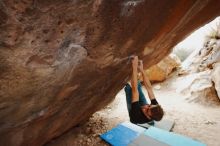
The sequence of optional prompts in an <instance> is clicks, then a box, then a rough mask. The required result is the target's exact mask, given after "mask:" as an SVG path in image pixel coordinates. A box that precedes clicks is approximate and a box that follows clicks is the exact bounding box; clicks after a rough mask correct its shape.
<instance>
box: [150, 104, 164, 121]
mask: <svg viewBox="0 0 220 146" xmlns="http://www.w3.org/2000/svg"><path fill="white" fill-rule="evenodd" d="M150 110H151V118H152V119H153V120H155V121H160V120H161V119H162V118H163V115H164V111H163V109H162V107H161V106H160V105H156V106H152V107H151V108H150Z"/></svg>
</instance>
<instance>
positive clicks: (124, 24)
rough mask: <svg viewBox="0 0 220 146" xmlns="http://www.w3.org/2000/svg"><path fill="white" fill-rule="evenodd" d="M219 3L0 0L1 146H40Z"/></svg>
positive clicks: (102, 101)
mask: <svg viewBox="0 0 220 146" xmlns="http://www.w3.org/2000/svg"><path fill="white" fill-rule="evenodd" d="M218 3H219V0H206V1H199V0H191V1H186V0H179V1H176V0H161V1H155V0H137V1H132V0H112V1H107V0H106V1H105V0H71V1H68V0H20V1H19V0H1V1H0V143H1V145H7V146H24V145H25V146H40V145H42V144H44V143H46V142H47V141H49V140H51V139H52V138H54V137H57V136H59V135H60V134H62V133H63V132H65V131H66V130H68V129H69V128H71V127H73V126H75V125H77V124H78V123H79V122H81V121H83V120H85V119H87V118H88V117H89V116H90V115H91V114H92V113H94V112H95V111H97V110H98V109H100V108H102V107H103V106H105V105H106V104H108V103H109V102H110V101H111V100H113V98H114V96H115V95H116V93H117V92H118V91H119V90H120V88H121V87H122V86H123V84H124V83H125V82H126V81H127V80H128V78H129V72H130V71H129V70H128V69H127V68H128V64H126V62H127V61H126V57H127V56H129V55H131V54H134V53H136V54H137V55H139V56H141V57H142V58H143V59H144V60H145V62H146V64H145V67H148V66H150V65H152V64H155V63H157V62H159V60H161V59H162V58H163V57H164V56H165V55H167V54H168V52H169V50H170V49H171V48H172V47H173V46H174V45H175V44H177V43H178V42H179V41H180V40H181V39H183V38H184V37H185V36H186V35H187V34H189V33H190V32H191V31H193V30H194V29H195V28H197V27H199V26H201V25H203V24H204V23H205V22H207V21H209V20H211V19H213V18H214V17H216V16H218V15H219V14H220V5H219V4H218Z"/></svg>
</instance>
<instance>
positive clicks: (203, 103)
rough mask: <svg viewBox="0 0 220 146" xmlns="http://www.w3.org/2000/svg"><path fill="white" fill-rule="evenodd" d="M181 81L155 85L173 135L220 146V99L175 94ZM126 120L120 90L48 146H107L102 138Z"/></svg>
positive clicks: (123, 99)
mask: <svg viewBox="0 0 220 146" xmlns="http://www.w3.org/2000/svg"><path fill="white" fill-rule="evenodd" d="M178 78H179V77H178V76H177V75H176V73H174V74H173V75H172V77H170V78H169V79H168V80H166V81H165V82H163V83H160V84H155V85H154V91H155V94H156V97H157V99H158V101H159V103H160V104H161V105H162V106H163V108H164V110H165V117H164V118H169V119H172V120H174V121H175V126H174V128H173V131H174V132H176V133H179V134H183V135H186V136H189V137H192V138H193V139H196V140H199V141H202V142H204V143H206V144H207V145H208V146H219V145H220V140H219V131H220V116H219V115H220V102H219V99H207V98H206V99H204V97H203V96H200V97H198V96H194V95H190V94H182V93H178V92H176V87H178V86H179V85H178V82H176V81H177V79H178ZM145 92H146V91H145ZM206 97H207V96H206ZM127 120H129V118H128V113H127V109H126V103H125V94H124V91H123V90H121V91H120V92H119V93H118V95H117V96H116V99H115V100H114V101H113V102H112V103H111V104H110V105H109V106H107V107H106V108H105V109H103V110H101V111H99V112H97V113H95V114H94V115H93V116H92V117H91V118H90V119H89V120H88V121H86V122H85V123H84V124H82V125H79V126H78V127H75V128H73V129H72V130H70V131H68V132H67V133H66V134H64V135H63V136H61V137H59V138H57V139H54V140H53V141H52V142H51V143H48V144H47V145H46V146H107V145H108V144H106V143H105V142H103V141H102V140H101V139H100V138H99V135H100V134H102V133H104V132H106V131H108V130H110V129H111V128H113V127H114V126H116V125H117V124H118V123H120V122H123V121H127Z"/></svg>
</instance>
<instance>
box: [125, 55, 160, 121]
mask: <svg viewBox="0 0 220 146" xmlns="http://www.w3.org/2000/svg"><path fill="white" fill-rule="evenodd" d="M138 70H139V71H140V73H141V75H142V77H143V83H144V87H145V88H146V89H147V93H148V97H149V99H150V101H151V104H148V103H147V101H146V98H145V96H144V94H143V91H142V88H141V83H140V81H138ZM124 89H125V93H126V100H127V108H128V113H129V117H130V121H131V122H132V123H134V124H143V123H153V121H154V120H155V121H160V120H161V119H162V117H163V115H164V112H163V109H162V108H161V106H160V105H159V104H158V102H157V100H156V98H155V96H154V93H153V90H152V86H151V83H150V81H149V79H148V77H147V76H146V75H145V74H144V69H143V62H142V61H141V60H138V56H133V57H132V77H131V86H130V85H129V84H128V83H127V84H126V86H125V88H124Z"/></svg>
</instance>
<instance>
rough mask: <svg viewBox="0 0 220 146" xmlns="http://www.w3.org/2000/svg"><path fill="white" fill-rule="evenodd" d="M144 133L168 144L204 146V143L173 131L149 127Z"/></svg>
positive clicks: (175, 145) (172, 145)
mask: <svg viewBox="0 0 220 146" xmlns="http://www.w3.org/2000/svg"><path fill="white" fill-rule="evenodd" d="M144 134H145V135H147V136H149V137H152V138H154V139H156V140H158V141H160V142H162V143H166V144H168V145H170V146H206V145H205V144H203V143H201V142H199V141H196V140H193V139H191V138H189V137H186V136H182V135H179V134H176V133H173V132H168V131H166V130H162V129H159V128H156V127H149V128H148V129H147V130H145V131H144Z"/></svg>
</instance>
